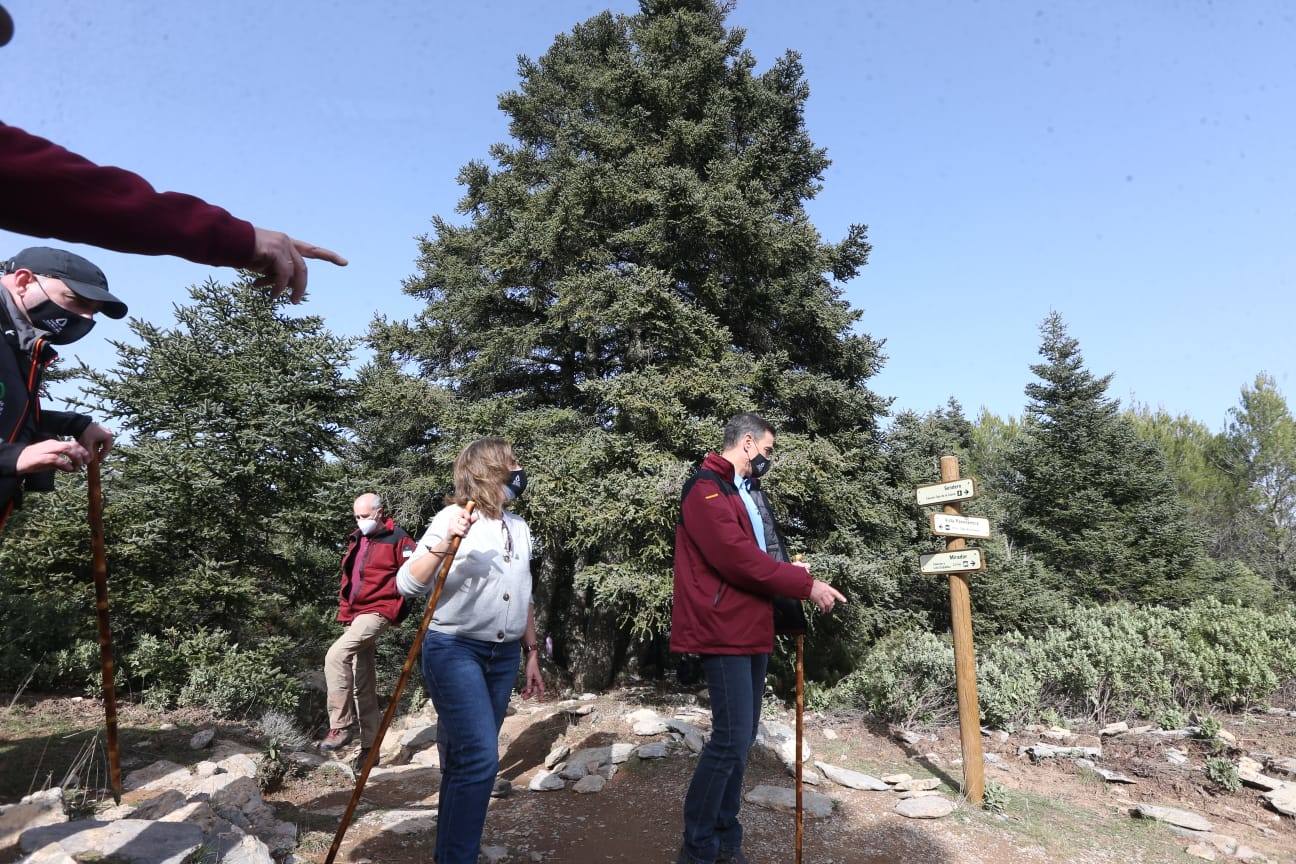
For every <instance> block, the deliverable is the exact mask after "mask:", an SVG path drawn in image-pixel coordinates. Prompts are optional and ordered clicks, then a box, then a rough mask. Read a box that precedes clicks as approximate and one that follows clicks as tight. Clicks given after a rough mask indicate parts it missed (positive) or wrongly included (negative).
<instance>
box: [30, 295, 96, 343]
mask: <svg viewBox="0 0 1296 864" xmlns="http://www.w3.org/2000/svg"><path fill="white" fill-rule="evenodd" d="M38 284H39V283H38ZM44 292H45V287H44V286H43V285H42V286H41V293H44ZM27 317H28V319H30V320H31V323H32V326H33V327H35V328H36V329H37V330H39V331H41V332H42V333H44V334H45V336H44V339H45V341H46V342H49V343H50V344H51V345H71V344H72V343H73V342H75V341H77V340H78V339H83V338H85V336H86V334H87V333H89V332H90V331H91V330H93V329H94V325H95V322H94V319H93V318H83V317H81V316H80V315H77V314H76V313H75V312H69V311H68V310H66V309H64V308H63V307H62V306H60V305H59V304H57V303H55V302H54V301H53V300H51V299H49V295H48V294H45V299H44V300H42V301H41V302H39V303H37V304H36V305H35V306H33V307H31V308H30V309H28V310H27Z"/></svg>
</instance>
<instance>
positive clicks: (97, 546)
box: [88, 452, 122, 804]
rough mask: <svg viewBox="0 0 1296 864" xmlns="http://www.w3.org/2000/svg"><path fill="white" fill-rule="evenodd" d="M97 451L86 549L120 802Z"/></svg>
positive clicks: (113, 781) (111, 776) (111, 770)
mask: <svg viewBox="0 0 1296 864" xmlns="http://www.w3.org/2000/svg"><path fill="white" fill-rule="evenodd" d="M99 459H100V454H99V453H98V452H96V453H94V454H93V458H92V459H91V460H90V464H89V466H88V469H89V470H88V475H89V486H90V550H91V552H92V554H93V555H94V587H95V612H96V615H97V617H98V619H99V668H100V670H101V671H102V673H103V700H104V723H105V725H106V726H107V728H108V736H107V737H108V781H109V783H110V785H111V786H112V796H113V800H114V801H116V802H117V803H118V804H120V803H121V796H122V783H121V753H120V752H119V751H118V749H117V689H116V687H115V685H114V683H113V650H112V628H111V627H110V626H109V625H108V553H107V551H106V550H105V548H104V524H103V484H102V482H101V480H100V476H99Z"/></svg>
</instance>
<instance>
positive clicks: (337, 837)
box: [324, 501, 477, 864]
mask: <svg viewBox="0 0 1296 864" xmlns="http://www.w3.org/2000/svg"><path fill="white" fill-rule="evenodd" d="M475 509H477V502H476V501H469V502H468V503H467V504H465V505H464V512H465V513H467V514H468V515H469V516H471V515H472V512H473V510H475ZM462 540H463V538H462V537H455V538H453V539H452V540H451V541H450V548H448V549H446V552H445V555H444V556H443V557H442V559H441V565H440V567H438V569H437V577H436V587H435V588H433V589H432V596H431V597H430V598H429V599H428V604H427V608H426V609H424V610H423V620H422V621H420V622H419V628H418V635H417V636H415V637H414V642H413V643H412V644H411V645H410V649H409V654H407V655H406V657H405V666H404V667H403V668H402V669H401V674H400V678H399V679H398V680H397V681H396V689H395V690H393V691H392V695H391V699H390V700H389V701H388V702H387V710H386V711H384V712H383V718H382V724H381V725H380V726H379V727H378V734H377V735H376V736H374V740H373V743H372V744H370V745H369V755H368V756H366V757H365V763H364V768H363V769H361V771H360V779H359V780H357V781H356V787H355V790H354V791H353V792H352V793H351V801H350V803H348V804H347V808H346V812H345V813H343V814H342V822H341V823H339V825H338V828H337V833H336V834H334V835H333V845H332V846H330V847H329V851H328V856H327V857H325V859H324V864H333V859H334V858H336V857H337V854H338V850H340V849H341V848H342V840H343V838H345V837H346V832H347V829H348V828H350V827H351V820H352V818H353V817H354V816H355V809H356V805H357V804H359V803H360V796H361V795H362V794H363V793H364V787H365V783H366V782H367V781H368V780H369V772H370V771H371V770H372V769H373V766H374V763H375V762H377V761H378V753H379V751H380V750H382V742H383V736H385V735H386V734H387V727H388V726H390V725H391V721H392V718H394V717H395V716H396V708H397V707H398V706H399V705H400V698H401V692H402V691H403V690H404V689H405V682H406V681H407V680H409V674H410V670H411V669H413V668H414V661H415V660H416V659H417V658H418V656H419V652H420V650H421V649H422V647H423V637H424V635H425V634H426V633H427V629H428V625H429V624H431V623H432V616H433V614H435V613H436V607H437V602H438V601H439V600H440V599H441V589H442V588H444V587H445V582H446V575H447V574H449V572H450V565H451V564H453V563H454V559H455V555H457V554H458V553H459V543H460V541H462Z"/></svg>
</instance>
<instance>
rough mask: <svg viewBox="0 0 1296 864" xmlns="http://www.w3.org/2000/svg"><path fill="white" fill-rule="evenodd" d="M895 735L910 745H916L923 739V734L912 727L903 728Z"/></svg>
mask: <svg viewBox="0 0 1296 864" xmlns="http://www.w3.org/2000/svg"><path fill="white" fill-rule="evenodd" d="M896 737H897V738H899V739H900V740H901V741H903V742H904V743H906V744H908V745H909V746H910V747H916V746H917V745H918V744H919V743H920V742H921V741H922V740H923V736H922V735H920V734H919V733H917V732H914V731H913V730H912V729H903V730H901V731H900V733H899V734H898V735H896Z"/></svg>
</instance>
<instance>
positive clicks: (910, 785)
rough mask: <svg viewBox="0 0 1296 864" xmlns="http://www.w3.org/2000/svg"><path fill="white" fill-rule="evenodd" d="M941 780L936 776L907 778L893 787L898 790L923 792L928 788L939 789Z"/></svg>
mask: <svg viewBox="0 0 1296 864" xmlns="http://www.w3.org/2000/svg"><path fill="white" fill-rule="evenodd" d="M940 785H941V781H940V780H939V779H938V778H936V777H920V778H918V779H916V780H905V781H904V782H903V783H897V784H895V785H894V786H893V787H892V788H893V789H894V790H895V791H897V792H922V791H923V790H926V789H939V788H940Z"/></svg>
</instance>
